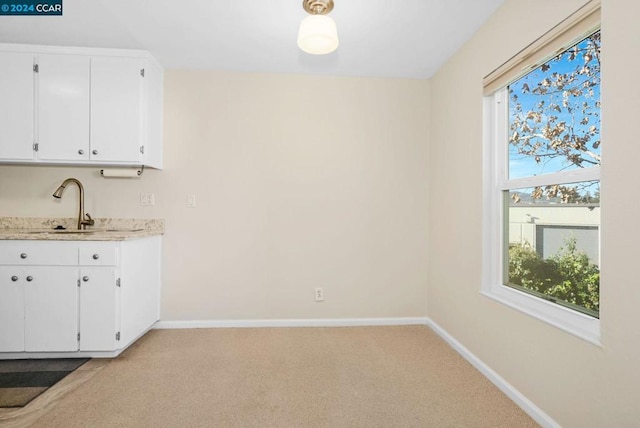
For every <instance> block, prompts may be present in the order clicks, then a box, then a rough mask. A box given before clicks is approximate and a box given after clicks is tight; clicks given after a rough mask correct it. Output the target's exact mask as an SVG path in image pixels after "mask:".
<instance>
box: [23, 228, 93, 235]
mask: <svg viewBox="0 0 640 428" xmlns="http://www.w3.org/2000/svg"><path fill="white" fill-rule="evenodd" d="M96 232H97V231H96V230H78V229H33V230H29V229H27V230H24V231H21V233H33V234H35V233H55V234H58V233H60V234H62V233H64V234H73V233H83V234H84V233H96Z"/></svg>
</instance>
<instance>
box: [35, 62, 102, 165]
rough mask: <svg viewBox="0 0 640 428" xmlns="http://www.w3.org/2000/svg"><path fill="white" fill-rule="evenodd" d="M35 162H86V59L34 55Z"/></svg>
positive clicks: (87, 73)
mask: <svg viewBox="0 0 640 428" xmlns="http://www.w3.org/2000/svg"><path fill="white" fill-rule="evenodd" d="M37 63H38V72H37V74H38V110H37V111H38V113H37V116H36V117H37V123H38V135H37V143H38V159H40V160H70V161H79V160H88V159H89V82H90V80H89V79H90V70H89V57H87V56H80V55H39V56H38V60H37Z"/></svg>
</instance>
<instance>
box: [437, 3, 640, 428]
mask: <svg viewBox="0 0 640 428" xmlns="http://www.w3.org/2000/svg"><path fill="white" fill-rule="evenodd" d="M582 3H584V1H582V0H565V1H562V2H560V1H557V0H542V1H532V0H531V1H521V0H520V1H518V0H508V1H507V2H506V3H505V4H504V5H503V6H502V7H501V8H500V9H499V10H498V11H497V12H496V14H495V15H494V16H493V17H492V18H491V19H490V21H489V22H488V23H487V24H486V25H485V26H484V27H483V28H482V29H481V30H480V31H479V32H478V33H477V34H476V35H475V36H474V37H473V38H472V39H471V40H470V41H469V42H468V43H467V44H466V45H465V47H464V48H463V49H462V50H461V51H459V52H458V53H457V54H456V55H455V56H454V57H453V58H452V59H451V60H450V61H449V62H448V63H447V64H446V66H445V67H443V68H442V69H441V70H440V71H439V72H438V74H437V75H436V76H435V77H434V78H433V79H432V80H431V85H432V86H431V90H432V92H431V94H432V96H431V109H432V115H431V123H432V126H431V135H430V163H429V165H430V173H429V182H430V183H431V186H430V188H429V190H430V192H429V203H430V211H429V216H430V223H429V224H430V227H429V248H430V258H429V287H428V311H427V312H428V314H429V316H430V317H431V318H432V319H433V320H434V321H435V322H437V323H438V324H440V325H441V326H442V327H443V328H444V329H445V330H447V331H448V332H449V333H450V334H452V335H453V336H454V337H455V338H456V339H458V340H459V341H460V342H462V344H464V346H466V347H467V348H468V349H469V350H470V351H471V352H473V353H474V354H475V355H477V356H478V357H479V358H480V359H481V360H483V361H484V362H485V363H486V364H488V365H489V366H490V367H491V368H492V369H494V370H495V371H497V372H498V373H499V374H500V375H501V376H503V377H504V378H505V379H506V380H507V381H508V382H510V383H511V384H512V385H514V386H515V387H516V388H517V389H518V390H519V391H520V392H522V393H523V394H524V395H525V396H526V397H528V398H529V399H530V400H531V401H533V402H534V403H535V404H536V405H537V406H539V407H540V408H541V409H542V410H543V411H545V412H547V413H548V414H549V415H550V416H551V417H552V418H553V419H555V420H556V421H557V422H559V423H560V424H561V425H562V426H566V427H631V426H637V425H638V421H639V420H640V407H639V406H638V402H640V369H639V368H638V364H639V363H640V329H639V328H638V326H640V310H639V309H638V308H640V291H639V289H640V281H639V280H638V273H637V264H638V261H637V254H638V251H637V246H638V242H640V232H638V230H637V229H636V228H634V227H632V226H631V227H630V226H629V225H634V224H636V222H637V216H638V213H639V212H640V202H639V199H638V197H637V196H636V194H637V185H638V183H639V182H640V168H638V156H636V152H637V147H638V141H637V140H638V137H637V136H638V132H637V123H638V117H640V89H639V88H640V86H639V85H637V80H638V79H637V70H638V68H639V67H640V57H639V56H638V55H637V54H638V53H639V52H640V26H639V25H638V23H637V17H638V16H640V2H636V1H620V0H602V3H603V5H602V38H603V49H604V52H603V55H602V56H603V71H602V78H603V80H602V94H603V95H602V105H603V113H602V121H603V122H602V129H603V134H602V135H603V153H604V164H603V167H602V229H601V231H602V243H601V244H602V245H601V247H602V269H603V273H602V291H601V301H602V306H601V320H602V321H601V322H602V330H603V331H602V347H598V346H595V345H592V344H589V343H587V342H584V341H582V340H580V339H577V338H575V337H573V336H571V335H569V334H567V333H564V332H562V331H560V330H559V329H556V328H554V327H551V326H548V325H546V324H544V323H542V322H540V321H538V320H536V319H533V318H530V317H528V316H526V315H524V314H522V313H519V312H517V311H515V310H512V309H509V308H508V307H506V306H504V305H502V304H500V303H496V302H494V301H492V300H490V299H488V298H486V297H484V296H481V295H480V285H481V284H480V278H481V272H482V262H481V259H482V240H481V238H482V184H481V183H482V77H483V75H485V74H487V73H488V72H490V71H491V70H493V69H494V68H495V67H497V66H498V65H500V64H501V63H502V62H504V61H505V60H506V59H508V58H509V57H510V56H511V55H512V54H514V53H516V52H517V51H518V50H519V49H520V48H522V47H523V46H525V45H526V44H527V43H529V42H530V41H532V40H533V39H535V38H536V37H537V36H539V35H541V34H542V33H543V32H544V31H545V30H546V29H548V28H550V27H551V26H552V25H554V24H555V23H557V22H559V21H560V20H561V19H562V18H563V17H565V16H567V15H568V14H570V13H571V12H572V11H573V10H575V9H576V8H577V7H579V6H580V5H581V4H582ZM453 225H455V227H452V226H453Z"/></svg>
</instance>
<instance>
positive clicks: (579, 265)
mask: <svg viewBox="0 0 640 428" xmlns="http://www.w3.org/2000/svg"><path fill="white" fill-rule="evenodd" d="M509 283H510V284H511V285H516V286H520V287H523V288H526V289H527V290H531V291H534V292H536V293H539V294H540V295H542V296H544V297H546V298H547V299H549V300H553V301H556V302H558V303H560V302H565V303H568V304H570V305H575V306H577V307H580V308H584V309H586V311H584V312H586V313H588V314H590V315H594V316H597V315H598V311H599V308H600V269H599V268H598V266H597V265H595V264H594V263H593V262H591V260H589V257H588V256H587V254H586V253H585V252H583V251H580V250H578V248H577V247H576V239H575V238H573V237H572V238H568V239H567V240H565V243H564V246H563V247H562V248H560V249H559V250H558V252H557V253H556V254H555V255H553V256H552V257H550V258H548V259H544V258H542V256H540V255H539V254H538V253H537V252H536V251H535V249H533V248H531V245H529V244H528V243H525V244H521V245H514V246H512V247H511V248H509Z"/></svg>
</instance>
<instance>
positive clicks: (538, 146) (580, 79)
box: [508, 31, 601, 178]
mask: <svg viewBox="0 0 640 428" xmlns="http://www.w3.org/2000/svg"><path fill="white" fill-rule="evenodd" d="M508 90H509V178H522V177H529V176H534V175H540V174H546V173H553V172H559V171H565V170H571V169H576V168H587V167H591V166H595V165H599V164H600V145H601V144H600V32H599V31H598V32H596V33H594V34H592V35H591V36H589V37H587V38H586V39H584V40H583V41H581V42H579V43H578V44H576V45H575V46H573V47H571V48H569V49H568V50H566V51H565V52H563V53H561V54H559V55H558V56H556V57H554V58H553V59H551V60H549V61H547V62H546V63H544V64H543V65H541V66H540V67H538V68H536V69H535V70H533V71H532V72H531V73H529V74H527V75H526V76H524V77H522V78H521V79H519V80H517V81H515V82H513V83H512V84H511V85H509V87H508Z"/></svg>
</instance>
